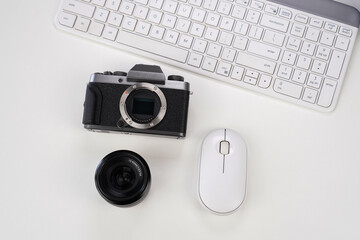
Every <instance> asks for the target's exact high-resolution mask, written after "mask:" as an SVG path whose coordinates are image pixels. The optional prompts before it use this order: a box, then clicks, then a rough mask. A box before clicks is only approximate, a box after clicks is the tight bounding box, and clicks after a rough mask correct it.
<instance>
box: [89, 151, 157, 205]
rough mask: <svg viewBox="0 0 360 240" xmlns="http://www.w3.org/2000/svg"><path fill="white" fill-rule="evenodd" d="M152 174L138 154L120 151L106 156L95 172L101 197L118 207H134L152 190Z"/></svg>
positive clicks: (96, 183)
mask: <svg viewBox="0 0 360 240" xmlns="http://www.w3.org/2000/svg"><path fill="white" fill-rule="evenodd" d="M150 183H151V174H150V169H149V166H148V165H147V163H146V161H145V160H144V159H143V158H142V157H141V156H140V155H138V154H137V153H134V152H131V151H126V150H120V151H115V152H112V153H110V154H108V155H107V156H105V157H104V158H103V159H102V160H101V162H100V164H99V166H98V167H97V169H96V172H95V185H96V188H97V190H98V192H99V193H100V195H101V196H102V197H103V198H104V199H105V200H106V201H108V202H109V203H111V204H113V205H116V206H120V207H122V206H124V207H126V206H132V205H134V204H136V203H138V202H139V201H140V200H141V199H143V198H144V197H145V196H146V194H147V193H148V191H149V189H150Z"/></svg>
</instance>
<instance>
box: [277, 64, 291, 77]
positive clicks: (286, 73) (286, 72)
mask: <svg viewBox="0 0 360 240" xmlns="http://www.w3.org/2000/svg"><path fill="white" fill-rule="evenodd" d="M292 71H293V68H291V67H288V66H286V65H280V67H279V71H278V74H277V75H278V76H279V77H282V78H285V79H288V80H289V79H290V76H291V73H292Z"/></svg>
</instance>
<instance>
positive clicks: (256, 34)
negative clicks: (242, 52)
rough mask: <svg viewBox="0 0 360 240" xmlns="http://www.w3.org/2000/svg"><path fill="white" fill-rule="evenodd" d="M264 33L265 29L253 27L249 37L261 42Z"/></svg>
mask: <svg viewBox="0 0 360 240" xmlns="http://www.w3.org/2000/svg"><path fill="white" fill-rule="evenodd" d="M263 31H264V29H263V28H261V27H257V26H251V28H250V32H249V37H251V38H255V39H258V40H260V38H261V36H262V33H263Z"/></svg>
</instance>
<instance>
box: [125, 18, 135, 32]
mask: <svg viewBox="0 0 360 240" xmlns="http://www.w3.org/2000/svg"><path fill="white" fill-rule="evenodd" d="M136 22H137V20H136V19H134V18H131V17H124V21H123V23H122V27H123V28H124V29H127V30H130V31H134V29H135V25H136Z"/></svg>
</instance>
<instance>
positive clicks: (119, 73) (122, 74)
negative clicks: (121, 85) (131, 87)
mask: <svg viewBox="0 0 360 240" xmlns="http://www.w3.org/2000/svg"><path fill="white" fill-rule="evenodd" d="M114 75H115V76H123V77H126V76H127V73H126V72H121V71H115V72H114Z"/></svg>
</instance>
